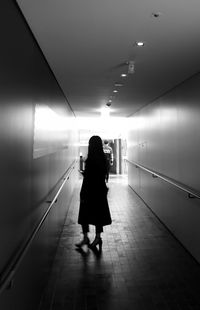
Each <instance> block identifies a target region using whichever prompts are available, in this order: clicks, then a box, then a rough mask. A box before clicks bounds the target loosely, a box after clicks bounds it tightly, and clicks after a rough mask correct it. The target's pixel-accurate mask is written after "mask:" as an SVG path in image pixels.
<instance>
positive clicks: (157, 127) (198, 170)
mask: <svg viewBox="0 0 200 310" xmlns="http://www.w3.org/2000/svg"><path fill="white" fill-rule="evenodd" d="M199 83H200V75H199V74H197V75H195V76H193V77H191V78H190V79H188V80H187V81H185V82H184V83H182V84H180V85H179V86H177V87H176V88H174V89H173V90H171V91H169V92H168V93H167V94H165V95H164V96H162V97H160V98H159V99H158V100H156V101H154V102H153V103H151V104H149V105H147V106H146V107H145V108H143V109H141V110H140V111H139V112H138V113H136V114H135V115H134V116H133V117H132V118H130V128H131V129H130V133H129V139H128V154H129V155H128V156H129V159H130V160H132V161H135V162H137V163H139V164H141V165H144V166H145V167H147V168H149V169H152V170H155V171H157V172H160V173H162V174H164V175H165V176H167V177H170V178H172V179H174V180H176V181H178V182H181V183H182V184H184V185H186V186H189V187H190V188H192V189H194V190H196V191H200V187H199V184H200V165H199V158H200V143H199V141H200V121H199V119H200V105H199V101H200V88H199ZM129 184H130V186H131V187H132V188H133V189H134V190H135V191H136V192H137V193H138V194H139V195H140V196H141V197H142V198H143V199H144V200H145V202H146V203H147V204H148V205H149V207H150V208H151V209H152V210H153V211H154V212H155V213H156V214H157V215H158V217H159V218H160V219H161V220H162V221H163V222H164V223H165V224H166V225H167V227H168V228H169V229H170V230H171V231H172V233H173V234H174V235H175V236H176V237H177V238H178V239H179V240H180V241H181V242H182V244H183V245H184V246H185V247H186V248H187V249H188V250H189V251H190V252H191V253H192V255H193V256H194V257H195V258H196V259H197V260H198V261H200V248H199V244H200V226H199V220H200V202H199V200H198V199H189V198H188V196H187V194H186V193H183V192H182V191H180V190H178V189H176V188H174V187H173V186H171V185H168V184H166V183H165V182H163V181H160V180H159V179H158V178H152V175H151V174H148V173H146V172H142V171H141V170H140V169H138V168H135V167H134V166H132V165H129Z"/></svg>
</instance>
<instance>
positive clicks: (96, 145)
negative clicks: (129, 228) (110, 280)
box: [76, 136, 112, 249]
mask: <svg viewBox="0 0 200 310" xmlns="http://www.w3.org/2000/svg"><path fill="white" fill-rule="evenodd" d="M106 171H107V170H106V159H105V155H104V152H103V145H102V140H101V138H100V137H99V136H92V137H91V138H90V140H89V147H88V157H87V159H86V164H85V171H84V174H83V176H84V178H83V183H82V187H81V192H80V209H79V216H78V223H79V224H80V225H82V230H83V239H82V241H81V242H80V243H77V244H76V246H77V247H82V246H84V245H85V244H86V245H88V246H89V247H90V248H91V249H92V248H95V247H96V246H97V245H99V249H101V248H102V239H101V233H102V232H103V226H105V225H110V224H111V222H112V220H111V216H110V211H109V206H108V201H107V192H108V188H107V186H106V183H105V177H106ZM89 224H91V225H95V228H96V236H95V239H94V241H93V242H92V243H91V244H90V241H89V238H88V232H89Z"/></svg>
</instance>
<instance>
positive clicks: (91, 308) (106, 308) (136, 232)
mask: <svg viewBox="0 0 200 310" xmlns="http://www.w3.org/2000/svg"><path fill="white" fill-rule="evenodd" d="M79 190H80V188H77V191H76V194H75V195H74V197H73V200H72V204H71V207H70V210H69V214H68V217H67V220H66V224H65V226H64V230H63V234H62V237H61V240H60V245H59V248H58V252H57V255H56V260H55V263H54V267H53V270H52V274H51V277H50V280H49V285H48V287H47V290H46V294H45V295H44V300H43V303H42V306H41V308H40V309H42V310H61V309H62V310H64V309H65V310H68V309H69V310H132V309H134V310H151V309H155V310H156V309H159V310H165V309H171V310H174V309H176V310H185V309H200V290H199V289H200V266H199V265H198V264H197V263H196V262H195V261H194V260H193V258H192V257H191V256H190V255H189V254H188V253H187V252H186V251H185V250H184V248H183V247H182V246H181V245H180V244H179V243H178V242H177V241H176V240H175V239H174V238H173V237H172V236H171V235H170V234H169V232H168V231H167V230H166V228H165V227H164V226H163V225H162V224H161V223H160V222H159V221H158V220H157V218H156V217H155V216H154V215H153V214H152V213H151V211H150V210H149V209H148V208H147V207H146V206H145V205H144V204H143V203H142V201H141V200H140V199H139V198H138V197H137V196H136V195H135V193H134V192H133V191H132V190H131V189H130V188H129V187H128V185H127V182H126V178H125V177H123V176H121V177H116V176H112V177H111V179H110V181H109V194H108V199H109V205H110V210H111V214H112V219H113V223H112V225H111V226H107V227H106V228H105V230H104V234H103V235H102V237H103V250H102V253H101V254H100V253H98V252H96V253H95V252H93V251H91V250H88V249H87V248H86V249H83V251H81V252H78V251H77V250H76V249H75V246H74V244H75V243H76V242H77V241H79V239H80V227H79V225H78V224H77V214H78V206H79ZM90 238H91V239H92V238H93V228H92V230H91V233H90Z"/></svg>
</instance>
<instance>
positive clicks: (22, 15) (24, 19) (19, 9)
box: [14, 0, 76, 118]
mask: <svg viewBox="0 0 200 310" xmlns="http://www.w3.org/2000/svg"><path fill="white" fill-rule="evenodd" d="M14 4H15V5H16V7H17V10H18V11H19V14H20V15H21V17H22V19H23V21H24V22H25V24H26V26H27V28H28V30H29V32H30V35H31V36H32V38H33V40H34V42H35V43H36V45H37V47H38V49H39V51H40V53H41V55H42V58H43V59H44V61H45V63H46V64H47V66H48V68H49V70H50V72H51V74H52V75H53V77H54V79H55V81H56V83H57V85H58V87H59V89H60V91H61V92H62V94H63V96H64V98H65V99H66V101H67V104H68V105H69V108H70V110H71V111H72V113H73V115H74V117H75V118H76V115H75V113H74V111H73V109H72V107H71V105H70V103H69V100H68V99H67V96H66V95H65V93H64V92H63V89H62V87H61V86H60V83H59V82H58V80H57V78H56V76H55V74H54V72H53V70H52V69H51V66H50V65H49V63H48V61H47V59H46V57H45V55H44V53H43V51H42V49H41V47H40V45H39V43H38V41H37V39H36V37H35V36H34V34H33V32H32V30H31V28H30V26H29V24H28V22H27V20H26V18H25V16H24V14H23V12H22V10H21V8H20V6H19V4H18V3H17V0H14Z"/></svg>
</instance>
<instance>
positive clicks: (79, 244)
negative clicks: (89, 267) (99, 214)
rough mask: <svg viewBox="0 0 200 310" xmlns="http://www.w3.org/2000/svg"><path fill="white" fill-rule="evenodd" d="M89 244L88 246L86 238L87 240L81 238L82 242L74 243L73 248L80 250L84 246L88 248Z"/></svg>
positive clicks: (88, 241) (88, 242)
mask: <svg viewBox="0 0 200 310" xmlns="http://www.w3.org/2000/svg"><path fill="white" fill-rule="evenodd" d="M89 244H90V240H89V238H88V237H87V238H83V240H82V241H80V242H79V243H76V244H75V246H77V247H78V248H82V246H84V245H87V246H89Z"/></svg>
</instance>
